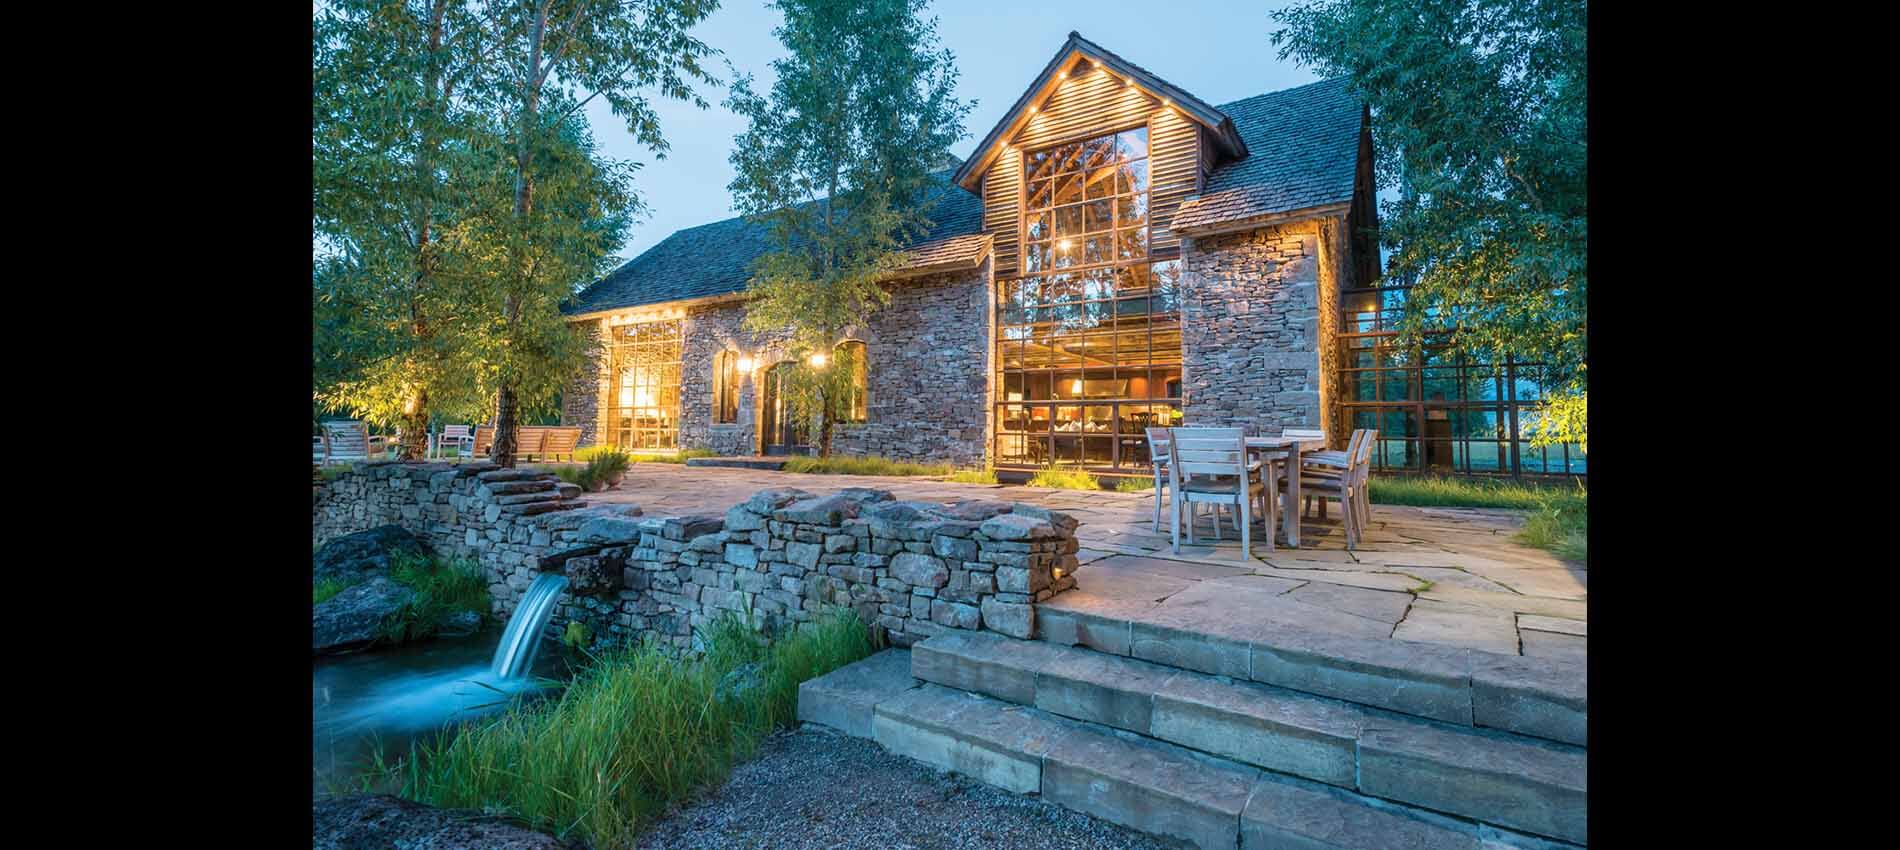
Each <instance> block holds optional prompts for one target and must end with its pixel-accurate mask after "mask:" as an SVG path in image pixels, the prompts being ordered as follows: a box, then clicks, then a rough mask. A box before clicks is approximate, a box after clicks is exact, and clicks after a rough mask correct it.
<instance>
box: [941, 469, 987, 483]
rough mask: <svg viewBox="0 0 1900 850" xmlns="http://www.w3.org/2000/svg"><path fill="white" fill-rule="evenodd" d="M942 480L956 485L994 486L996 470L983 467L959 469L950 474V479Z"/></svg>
mask: <svg viewBox="0 0 1900 850" xmlns="http://www.w3.org/2000/svg"><path fill="white" fill-rule="evenodd" d="M944 480H945V481H951V482H955V483H957V484H995V483H997V482H996V469H995V468H994V467H984V468H982V469H959V470H957V471H955V472H952V473H950V477H949V478H945V479H944Z"/></svg>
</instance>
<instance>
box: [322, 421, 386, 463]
mask: <svg viewBox="0 0 1900 850" xmlns="http://www.w3.org/2000/svg"><path fill="white" fill-rule="evenodd" d="M322 439H323V462H324V464H326V465H328V464H332V463H350V462H354V461H359V460H375V459H378V458H381V457H382V456H383V453H384V447H383V438H382V437H372V436H370V435H369V426H368V425H365V424H363V421H362V420H360V419H332V420H329V421H326V422H324V423H323V438H322Z"/></svg>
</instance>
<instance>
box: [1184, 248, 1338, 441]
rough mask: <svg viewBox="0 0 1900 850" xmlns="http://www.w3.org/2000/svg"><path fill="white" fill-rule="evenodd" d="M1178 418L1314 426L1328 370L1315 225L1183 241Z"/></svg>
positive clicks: (1215, 423)
mask: <svg viewBox="0 0 1900 850" xmlns="http://www.w3.org/2000/svg"><path fill="white" fill-rule="evenodd" d="M1181 259H1182V281H1181V290H1182V292H1181V348H1182V352H1181V356H1182V372H1183V375H1182V379H1183V388H1182V394H1183V402H1182V407H1183V411H1182V412H1183V416H1184V419H1185V420H1186V422H1187V423H1188V424H1191V425H1208V426H1221V425H1236V426H1242V427H1247V428H1265V429H1267V430H1268V431H1269V433H1270V432H1271V431H1272V430H1273V429H1276V428H1279V427H1286V426H1293V427H1301V426H1304V427H1320V426H1321V423H1322V418H1323V416H1324V414H1323V412H1322V407H1321V386H1322V385H1323V383H1324V376H1325V375H1326V374H1327V373H1326V371H1325V369H1324V367H1323V366H1322V364H1321V361H1320V351H1321V350H1322V349H1323V348H1326V347H1329V346H1328V345H1326V344H1323V343H1322V340H1323V339H1324V340H1330V337H1323V336H1322V326H1321V314H1322V313H1324V312H1326V311H1327V309H1333V308H1331V307H1330V306H1328V307H1325V308H1323V307H1322V303H1323V302H1322V301H1321V292H1320V268H1321V265H1322V263H1323V262H1324V259H1323V258H1322V256H1321V251H1320V241H1319V231H1318V228H1317V227H1316V226H1315V224H1314V223H1313V222H1302V223H1296V224H1290V225H1287V226H1284V227H1269V228H1262V229H1259V230H1250V231H1245V232H1239V233H1227V234H1219V235H1213V236H1206V237H1202V238H1198V239H1191V240H1187V241H1186V244H1184V245H1183V247H1182V252H1181Z"/></svg>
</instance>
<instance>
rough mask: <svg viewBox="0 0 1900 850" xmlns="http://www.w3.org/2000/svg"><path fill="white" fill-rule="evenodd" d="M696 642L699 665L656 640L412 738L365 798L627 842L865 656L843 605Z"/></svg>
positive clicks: (602, 845)
mask: <svg viewBox="0 0 1900 850" xmlns="http://www.w3.org/2000/svg"><path fill="white" fill-rule="evenodd" d="M701 638H702V640H703V641H704V643H705V647H706V651H705V654H704V655H703V656H702V657H701V658H699V659H697V660H681V659H678V658H675V657H673V656H671V655H669V654H668V653H666V652H663V651H662V650H660V649H659V648H658V647H657V646H654V645H652V644H648V645H644V646H640V647H637V648H636V647H629V648H623V649H616V650H611V651H609V652H607V653H605V654H603V655H599V656H594V657H593V658H592V660H591V662H590V663H589V664H588V665H587V666H585V667H583V668H582V669H581V671H580V672H579V673H578V674H577V676H576V678H575V679H574V681H573V682H572V683H571V684H569V685H568V687H567V688H566V690H565V691H563V692H562V693H561V694H560V695H559V696H558V697H555V698H551V699H545V700H540V701H536V702H522V703H517V704H516V705H515V706H513V707H511V708H510V709H509V710H508V711H507V712H506V713H504V714H502V715H500V716H498V717H495V718H493V719H490V720H487V721H478V722H476V723H472V724H469V725H467V726H464V727H462V728H461V729H460V730H453V731H445V732H444V733H442V734H441V735H439V736H437V738H436V739H435V741H434V742H433V743H427V742H422V743H418V744H417V745H415V746H414V747H413V748H412V749H411V751H410V753H409V755H408V756H407V758H405V759H403V760H402V761H401V762H398V763H396V764H394V765H390V766H386V767H383V768H381V771H380V775H379V776H372V777H370V778H369V781H367V782H366V783H365V785H366V789H367V787H369V785H370V784H372V783H374V782H375V781H377V780H381V781H383V782H385V783H387V784H391V785H394V786H395V788H394V789H393V790H395V791H396V792H397V793H399V794H400V795H402V796H404V797H408V798H410V799H413V800H416V801H419V802H423V803H427V804H430V805H435V806H445V807H451V808H467V809H479V810H483V811H488V812H492V813H496V814H502V815H506V816H510V817H514V818H518V819H520V820H522V821H524V822H526V823H528V824H530V825H531V826H532V827H534V828H535V829H540V830H546V831H549V832H552V833H554V834H555V835H557V836H559V837H560V838H561V839H562V840H564V841H567V840H573V839H577V838H578V839H580V840H582V841H585V842H586V843H587V844H589V845H591V846H592V847H595V848H598V850H606V848H622V847H632V846H633V845H634V840H635V836H636V834H637V832H638V830H639V829H640V828H641V827H642V826H643V825H644V824H645V822H646V821H647V820H648V819H650V818H653V817H655V816H658V815H660V814H662V813H663V812H664V811H665V810H666V809H667V807H668V806H669V805H671V804H673V803H675V802H677V801H678V800H680V799H682V798H684V797H686V796H687V795H689V794H691V793H693V792H695V791H698V790H700V789H703V788H705V787H707V786H709V785H712V784H714V783H717V782H719V781H720V780H722V779H724V778H725V776H726V774H727V773H728V771H730V770H731V767H732V765H733V764H734V763H736V762H737V761H738V760H740V759H743V758H746V757H747V756H749V755H751V754H752V753H753V751H754V750H755V749H756V748H757V746H758V744H759V742H760V741H761V740H762V739H763V738H764V736H765V735H766V734H768V733H770V732H771V731H772V730H773V729H776V728H785V727H790V726H791V725H793V724H794V723H795V722H796V720H795V718H796V711H797V703H798V683H800V682H802V681H805V680H806V679H810V678H812V677H814V676H818V675H822V674H824V673H826V672H829V671H831V670H834V669H836V668H838V667H842V666H844V665H846V664H849V663H851V662H853V661H856V660H858V659H860V658H864V657H865V656H867V655H869V654H871V652H872V649H873V647H872V642H871V637H870V634H869V632H868V630H867V629H866V628H865V626H864V624H863V623H861V622H860V621H859V620H858V619H857V617H856V616H854V615H853V614H852V613H851V612H850V611H848V610H845V611H839V612H837V613H836V615H835V616H833V617H830V618H827V619H825V620H821V621H819V622H816V623H812V624H810V625H808V626H807V627H805V628H804V629H802V630H800V631H798V632H796V633H791V634H787V635H785V636H784V637H783V638H782V639H780V640H779V641H778V642H777V643H775V644H771V645H769V646H768V645H767V644H766V643H765V642H764V641H763V640H762V639H761V638H760V636H759V635H757V634H756V633H755V632H753V630H752V629H750V628H748V627H746V626H744V625H742V624H739V623H737V622H736V621H732V620H725V621H721V622H717V623H715V624H714V625H712V626H711V627H710V628H708V629H707V630H706V631H704V632H702V634H701ZM379 762H380V759H379Z"/></svg>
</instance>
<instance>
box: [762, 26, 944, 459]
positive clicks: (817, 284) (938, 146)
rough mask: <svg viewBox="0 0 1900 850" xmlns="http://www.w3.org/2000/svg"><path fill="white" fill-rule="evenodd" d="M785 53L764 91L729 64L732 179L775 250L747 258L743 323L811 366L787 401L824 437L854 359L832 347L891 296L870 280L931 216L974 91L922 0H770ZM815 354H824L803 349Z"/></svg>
mask: <svg viewBox="0 0 1900 850" xmlns="http://www.w3.org/2000/svg"><path fill="white" fill-rule="evenodd" d="M771 5H772V6H773V7H775V8H777V9H779V10H780V11H781V12H783V13H784V15H785V23H784V25H783V26H781V27H779V28H778V29H776V30H774V35H776V36H777V37H778V39H779V41H780V42H782V43H783V44H784V45H785V47H786V48H787V49H788V50H789V51H790V55H789V56H787V57H785V58H783V59H779V60H776V61H774V62H773V63H772V69H773V71H774V73H775V74H776V76H777V79H776V80H774V82H773V84H772V88H771V90H770V91H769V92H767V93H764V94H760V93H758V92H755V91H753V89H752V79H751V78H750V77H749V76H738V77H737V78H736V80H735V82H734V83H733V87H732V93H731V96H730V97H729V98H728V99H727V101H726V105H727V107H728V108H730V109H732V110H733V111H734V112H737V113H739V114H740V115H743V116H745V117H746V118H747V119H748V121H749V122H750V126H749V127H748V128H747V130H746V131H745V132H744V133H742V134H740V136H739V137H738V139H737V141H736V143H735V145H734V148H733V153H732V164H733V167H734V169H735V170H736V171H737V172H738V174H737V176H736V177H734V179H733V181H732V184H731V185H730V187H729V188H730V189H731V190H732V193H733V197H734V200H735V202H736V204H737V206H738V208H739V209H740V211H741V212H743V213H744V214H745V215H746V216H747V218H748V219H750V220H752V221H754V222H757V223H761V224H763V225H765V226H766V227H767V228H768V231H769V233H770V234H771V240H772V243H773V246H774V247H773V250H772V251H770V252H768V253H767V254H765V255H764V256H762V257H761V258H760V259H759V260H758V261H757V262H756V264H755V265H754V266H753V269H752V278H751V280H750V282H749V283H748V286H747V293H748V294H749V295H750V296H751V300H750V301H749V302H748V304H747V311H746V326H747V327H748V328H750V329H752V330H755V331H786V332H789V334H790V336H791V351H790V353H791V355H792V356H793V357H794V358H796V359H798V360H799V361H800V362H801V363H804V364H806V366H805V368H806V369H809V370H811V371H812V372H813V374H810V375H800V376H797V377H794V378H792V379H791V380H788V381H787V382H786V384H785V387H786V395H785V397H786V398H787V400H788V401H789V402H791V404H792V406H793V408H794V410H795V411H799V412H811V413H814V414H815V417H816V419H817V421H818V430H819V450H820V453H821V454H825V455H829V454H830V450H831V425H832V423H833V421H835V420H836V419H837V418H839V414H840V411H839V410H838V409H837V407H838V405H839V404H841V403H842V402H843V401H844V399H845V398H846V397H847V396H848V388H849V386H850V381H851V371H852V369H853V368H854V367H855V363H854V362H853V361H852V360H850V356H849V354H848V352H835V351H834V348H835V347H836V345H837V343H838V342H839V341H840V339H841V334H843V333H844V332H845V331H846V330H847V329H849V328H851V327H853V326H858V325H862V324H864V323H865V322H866V321H868V319H869V317H870V315H871V314H872V313H873V312H875V311H876V310H877V309H878V308H880V307H882V306H883V305H884V304H885V303H887V302H888V301H889V298H890V295H889V293H888V292H886V291H885V290H884V288H883V287H882V286H880V285H879V283H878V281H879V280H880V279H882V278H883V277H884V276H886V275H887V274H889V273H890V272H892V271H894V270H896V269H898V268H900V267H902V266H903V264H904V262H905V257H904V254H903V248H904V247H905V246H906V245H908V244H910V243H911V242H912V241H913V240H914V239H916V238H917V237H919V236H921V235H923V234H924V233H926V232H927V231H928V230H929V228H930V224H931V222H930V219H929V209H928V205H927V204H926V197H927V190H928V188H929V186H930V181H931V174H932V172H934V171H937V170H940V169H942V168H944V167H945V165H946V164H947V163H950V162H953V161H954V160H953V159H952V158H951V157H950V153H949V149H950V145H952V144H954V143H956V142H957V141H958V140H959V139H961V138H963V136H964V130H963V119H964V116H966V115H967V114H968V113H969V110H970V108H971V107H972V106H973V105H974V104H966V103H962V102H959V101H958V100H957V99H956V97H955V96H954V92H955V88H956V80H957V70H956V64H955V57H954V56H953V55H952V54H951V53H950V51H948V50H945V49H941V48H939V47H938V41H937V33H936V20H935V19H925V18H923V17H922V12H923V9H924V6H925V2H924V0H864V2H857V1H856V0H775V2H773V3H772V4H771ZM812 355H822V357H821V358H819V360H820V361H822V363H823V365H818V363H814V362H813V360H812V357H811V356H812Z"/></svg>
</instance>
